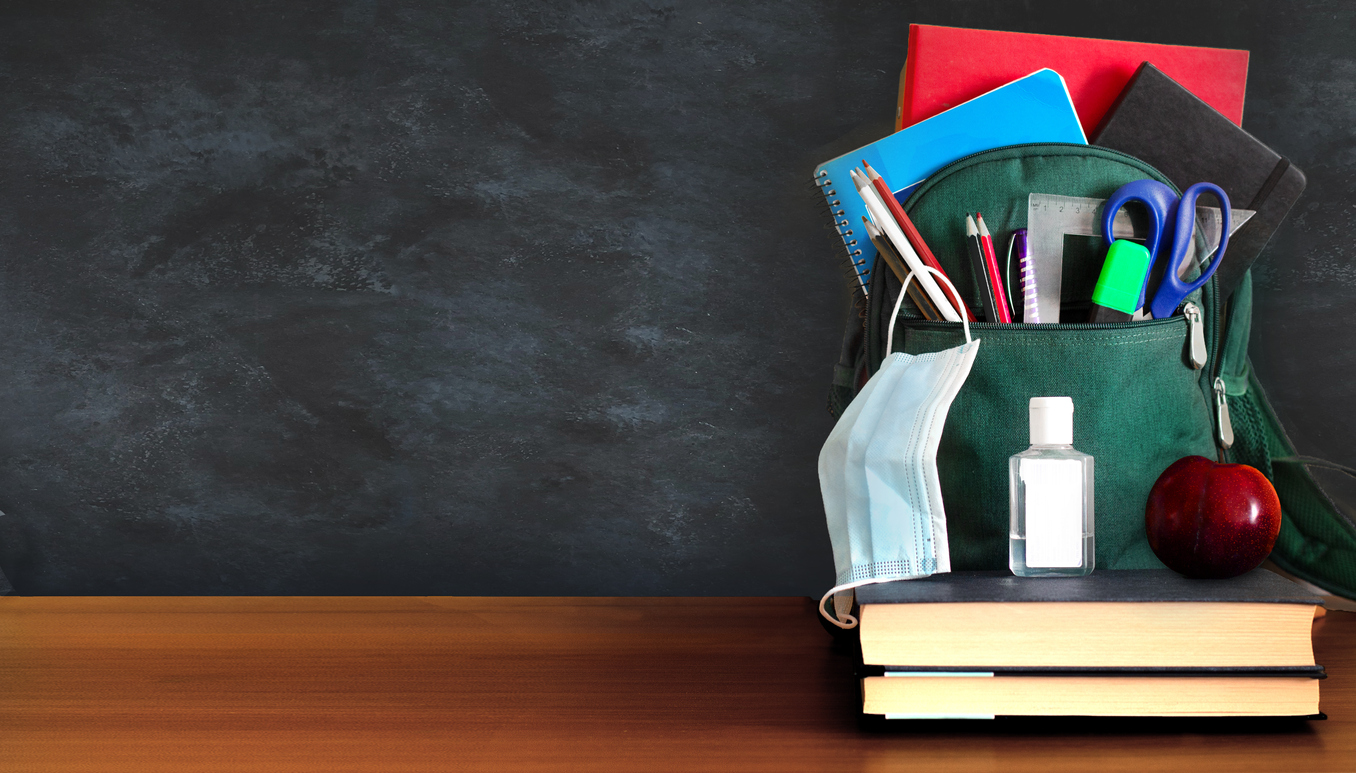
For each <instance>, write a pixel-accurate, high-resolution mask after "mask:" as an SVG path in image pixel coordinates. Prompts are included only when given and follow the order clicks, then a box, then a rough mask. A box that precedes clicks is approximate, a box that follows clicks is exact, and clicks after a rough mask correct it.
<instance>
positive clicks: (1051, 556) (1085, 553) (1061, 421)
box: [1008, 397, 1094, 577]
mask: <svg viewBox="0 0 1356 773" xmlns="http://www.w3.org/2000/svg"><path fill="white" fill-rule="evenodd" d="M1073 410H1074V406H1073V400H1072V399H1070V398H1068V397H1033V398H1031V405H1030V412H1031V447H1030V448H1028V449H1027V450H1025V451H1023V452H1021V453H1020V454H1016V455H1014V456H1012V457H1011V458H1010V459H1009V460H1008V496H1009V504H1010V513H1011V524H1010V528H1009V539H1008V566H1009V567H1011V569H1012V573H1013V574H1015V575H1017V576H1018V577H1069V576H1079V575H1084V574H1088V573H1089V572H1091V571H1092V565H1093V559H1094V552H1093V538H1092V524H1093V510H1092V457H1091V456H1088V455H1087V454H1085V453H1083V452H1082V451H1078V450H1075V449H1074V447H1073Z"/></svg>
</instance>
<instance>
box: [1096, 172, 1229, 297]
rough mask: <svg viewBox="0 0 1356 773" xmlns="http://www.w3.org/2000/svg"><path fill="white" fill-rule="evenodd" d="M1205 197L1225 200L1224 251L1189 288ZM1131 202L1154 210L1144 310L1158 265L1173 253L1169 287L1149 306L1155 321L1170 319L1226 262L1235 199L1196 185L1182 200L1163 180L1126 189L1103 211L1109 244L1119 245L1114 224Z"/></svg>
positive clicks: (1166, 273) (1165, 281) (1104, 232)
mask: <svg viewBox="0 0 1356 773" xmlns="http://www.w3.org/2000/svg"><path fill="white" fill-rule="evenodd" d="M1202 193H1212V194H1214V195H1215V198H1217V199H1219V204H1220V214H1221V215H1222V216H1223V222H1222V223H1221V227H1220V233H1219V250H1217V251H1216V252H1215V255H1214V258H1213V259H1211V261H1210V265H1208V266H1206V267H1205V270H1204V271H1202V272H1201V275H1200V276H1199V277H1197V278H1196V280H1195V281H1193V282H1191V283H1190V284H1187V283H1185V282H1183V281H1182V280H1181V278H1180V276H1179V274H1180V272H1181V270H1182V268H1183V266H1182V264H1183V263H1184V262H1185V261H1186V260H1187V255H1188V254H1189V250H1190V247H1191V240H1192V239H1193V238H1194V237H1195V225H1196V199H1198V198H1199V197H1200V195H1201V194H1202ZM1130 202H1139V203H1140V204H1143V205H1144V208H1145V209H1147V210H1149V238H1148V240H1147V241H1146V242H1145V243H1144V246H1145V247H1147V248H1149V271H1148V272H1147V273H1146V274H1145V276H1144V287H1142V288H1140V291H1139V305H1140V307H1141V308H1142V307H1143V306H1144V294H1145V291H1146V290H1147V289H1148V285H1149V276H1150V275H1151V274H1152V273H1153V267H1154V265H1155V264H1156V263H1157V262H1158V255H1159V253H1160V251H1161V249H1162V248H1163V247H1164V246H1167V248H1168V258H1167V260H1168V264H1167V266H1166V267H1164V269H1163V281H1162V282H1161V283H1160V284H1159V286H1158V290H1157V291H1156V292H1155V293H1154V297H1153V300H1152V301H1150V302H1149V314H1150V316H1152V317H1153V318H1154V319H1165V318H1167V317H1170V316H1172V315H1173V313H1174V312H1176V311H1177V307H1178V306H1180V305H1182V301H1183V300H1185V299H1186V297H1187V296H1188V295H1190V294H1191V293H1193V292H1195V291H1196V290H1197V288H1199V287H1200V286H1201V285H1203V284H1205V283H1206V282H1208V281H1210V277H1212V276H1214V274H1215V269H1216V268H1217V267H1219V261H1220V259H1221V258H1223V257H1224V248H1225V247H1226V246H1227V245H1228V244H1229V228H1230V225H1231V223H1232V212H1231V210H1230V208H1229V195H1228V194H1227V193H1225V192H1224V191H1223V190H1222V189H1220V187H1219V186H1218V185H1215V184H1214V183H1196V184H1195V185H1193V186H1191V187H1190V188H1187V189H1186V190H1185V191H1183V193H1182V196H1181V198H1180V199H1179V198H1178V197H1177V194H1176V193H1173V192H1172V188H1169V187H1168V186H1166V185H1164V184H1163V183H1161V182H1158V181H1157V180H1135V181H1134V182H1131V183H1126V184H1125V185H1122V186H1121V187H1120V188H1118V189H1117V190H1116V192H1115V193H1113V194H1111V198H1109V199H1107V200H1106V205H1105V206H1103V207H1102V238H1104V239H1106V242H1107V244H1108V245H1109V244H1111V242H1113V241H1115V240H1116V237H1115V236H1114V235H1113V234H1112V223H1114V222H1115V220H1116V213H1117V212H1119V211H1120V209H1121V207H1123V206H1125V205H1126V204H1128V203H1130Z"/></svg>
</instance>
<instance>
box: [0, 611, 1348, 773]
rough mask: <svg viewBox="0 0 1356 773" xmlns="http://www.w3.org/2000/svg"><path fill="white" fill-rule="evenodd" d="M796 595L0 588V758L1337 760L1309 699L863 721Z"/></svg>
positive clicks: (434, 763) (1167, 764) (1339, 626)
mask: <svg viewBox="0 0 1356 773" xmlns="http://www.w3.org/2000/svg"><path fill="white" fill-rule="evenodd" d="M814 614H815V613H814V608H813V604H812V603H811V602H810V601H809V600H808V599H799V598H769V599H758V598H754V599H719V598H711V599H530V598H529V599H485V598H445V597H411V598H370V597H369V598H352V597H348V598H239V597H237V598H201V597H185V598H121V597H107V598H94V597H90V598H79V597H50V598H20V597H6V598H0V770H4V771H6V773H20V772H24V773H26V772H27V771H136V773H153V772H154V771H174V772H175V773H191V772H192V771H233V772H234V771H246V770H270V771H274V770H276V771H323V773H342V772H343V771H376V770H380V771H407V770H408V771H452V770H455V771H479V770H487V771H488V770H494V771H501V770H502V771H512V770H533V771H536V770H541V771H556V770H589V771H606V770H634V771H649V770H711V771H727V770H762V771H776V772H777V773H782V772H783V771H795V770H813V771H833V770H867V771H895V770H898V771H904V770H908V771H926V770H952V771H1003V773H1007V772H1008V771H1016V770H1041V771H1051V770H1078V771H1084V770H1091V769H1097V770H1125V771H1136V772H1138V771H1145V770H1175V769H1178V768H1189V769H1190V770H1192V771H1193V773H1206V771H1230V773H1236V772H1237V771H1244V770H1295V771H1327V770H1332V771H1337V770H1342V771H1350V770H1352V769H1356V615H1353V614H1350V613H1345V612H1334V613H1330V614H1329V615H1328V616H1327V617H1326V618H1323V619H1321V620H1319V621H1318V622H1317V623H1316V624H1315V632H1316V639H1317V651H1318V660H1319V662H1320V663H1322V664H1324V665H1325V666H1327V667H1328V672H1329V674H1330V675H1331V676H1330V678H1329V679H1328V680H1327V681H1326V682H1325V683H1324V685H1323V709H1324V711H1326V712H1327V713H1328V714H1329V715H1330V717H1331V718H1330V719H1328V720H1327V721H1315V722H1307V723H1306V722H1303V721H1284V722H1279V723H1277V722H1257V721H1244V722H1239V721H1233V722H1229V721H1206V722H1201V721H1197V722H1195V723H1191V722H1181V721H1178V722H1172V723H1166V722H1158V723H1148V724H1144V723H1135V722H1127V721H1123V720H1120V721H1105V720H1098V721H1077V722H1072V723H1070V722H1067V721H1047V722H1043V723H1035V724H1032V723H1029V722H1028V723H1025V724H1021V723H1018V724H1012V723H1005V722H1003V721H1002V720H1000V721H999V722H997V723H991V722H975V723H950V724H944V725H940V726H938V725H930V726H929V725H923V726H920V725H909V726H906V727H903V728H902V729H900V730H899V731H895V732H887V733H881V732H868V731H864V730H862V729H860V728H859V727H858V725H857V722H856V719H855V716H856V709H857V705H856V704H857V686H856V684H855V683H854V681H853V680H852V678H851V676H850V669H849V663H848V659H847V658H846V657H845V656H843V655H835V654H833V653H832V652H831V651H830V644H829V638H828V635H827V634H825V633H824V631H823V630H822V629H821V628H820V627H819V624H818V623H817V622H816V620H815V617H814Z"/></svg>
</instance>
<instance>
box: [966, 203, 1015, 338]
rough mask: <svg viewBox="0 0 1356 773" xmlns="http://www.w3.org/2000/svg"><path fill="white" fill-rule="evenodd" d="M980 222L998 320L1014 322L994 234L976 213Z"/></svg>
mask: <svg viewBox="0 0 1356 773" xmlns="http://www.w3.org/2000/svg"><path fill="white" fill-rule="evenodd" d="M975 221H976V222H978V223H979V244H980V246H982V247H983V248H984V268H985V269H986V271H987V273H988V274H989V283H990V284H992V285H993V299H994V303H995V304H997V306H998V321H999V322H1009V323H1010V322H1012V311H1011V309H1010V307H1009V306H1008V293H1007V288H1005V287H1003V275H1002V273H1000V272H999V270H998V254H997V253H996V252H994V249H993V236H992V235H990V234H989V229H988V227H986V226H985V225H984V216H983V215H981V214H980V213H978V212H976V213H975Z"/></svg>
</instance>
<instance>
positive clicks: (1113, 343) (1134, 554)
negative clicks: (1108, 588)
mask: <svg viewBox="0 0 1356 773" xmlns="http://www.w3.org/2000/svg"><path fill="white" fill-rule="evenodd" d="M944 324H945V323H926V322H924V323H917V322H915V323H912V324H911V325H910V326H909V327H908V329H907V332H906V334H905V343H904V351H906V352H909V353H911V354H913V353H919V352H932V351H938V350H941V349H946V348H950V347H953V346H959V345H960V344H961V343H964V340H965V339H964V336H963V334H962V333H961V332H960V331H958V330H956V329H955V328H956V327H957V326H956V325H955V324H945V328H944V329H942V326H943V325H944ZM972 334H973V335H974V337H976V338H978V339H980V341H981V342H982V343H980V345H979V350H978V352H977V353H976V356H975V364H974V367H973V369H972V370H971V371H970V377H969V378H968V379H967V380H966V382H965V387H964V388H963V389H961V391H960V394H959V395H957V397H956V401H955V403H953V404H952V406H951V412H950V413H949V414H948V415H947V419H946V428H945V430H944V431H943V433H942V442H941V446H940V448H939V449H938V453H937V469H938V473H939V476H940V478H941V483H942V499H943V501H944V502H945V506H946V522H947V535H948V538H949V540H950V544H951V565H952V566H953V567H954V568H955V569H958V570H965V569H1002V568H1006V567H1007V565H1008V457H1009V456H1011V455H1013V454H1015V453H1017V452H1019V451H1022V450H1025V449H1026V448H1027V446H1029V445H1030V444H1031V443H1030V435H1029V424H1028V410H1027V402H1028V400H1029V399H1030V398H1032V397H1037V396H1041V395H1067V396H1069V397H1071V398H1073V403H1074V447H1075V448H1077V449H1079V450H1080V451H1083V452H1085V453H1088V454H1092V456H1093V458H1094V459H1095V462H1094V464H1095V466H1094V473H1095V484H1094V487H1093V493H1094V498H1095V507H1094V510H1095V513H1096V526H1095V528H1096V546H1097V566H1098V567H1100V568H1104V569H1145V568H1156V567H1161V566H1162V564H1161V563H1159V561H1158V559H1157V558H1155V557H1154V555H1153V552H1152V551H1151V550H1150V549H1149V544H1148V541H1147V539H1146V538H1145V535H1144V503H1145V502H1146V501H1147V500H1148V498H1149V489H1150V487H1152V486H1153V483H1154V481H1155V480H1157V479H1158V476H1159V474H1160V473H1162V472H1163V470H1164V469H1166V468H1167V467H1168V465H1170V464H1172V463H1173V462H1175V461H1177V460H1178V459H1180V458H1182V457H1183V456H1187V455H1190V454H1200V455H1203V456H1213V455H1214V452H1215V444H1214V440H1213V438H1212V435H1211V432H1212V426H1211V418H1210V405H1209V404H1208V403H1207V402H1206V400H1205V397H1204V396H1203V395H1202V394H1201V390H1200V388H1199V385H1198V379H1197V372H1196V371H1194V370H1192V369H1191V368H1190V366H1189V365H1187V363H1186V361H1185V359H1184V357H1183V351H1184V350H1185V347H1186V344H1187V325H1186V320H1185V318H1183V317H1181V316H1177V317H1171V318H1169V319H1166V320H1155V321H1152V322H1139V323H1135V322H1130V323H1124V324H1118V325H1115V326H1109V327H1106V328H1103V329H1084V328H1081V327H1077V326H1071V325H1060V326H1058V327H1053V326H1051V327H1047V328H1045V329H1034V328H1033V327H1029V326H1026V325H980V326H975V328H974V330H973V331H972ZM1127 374H1133V378H1127V377H1126V375H1127Z"/></svg>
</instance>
